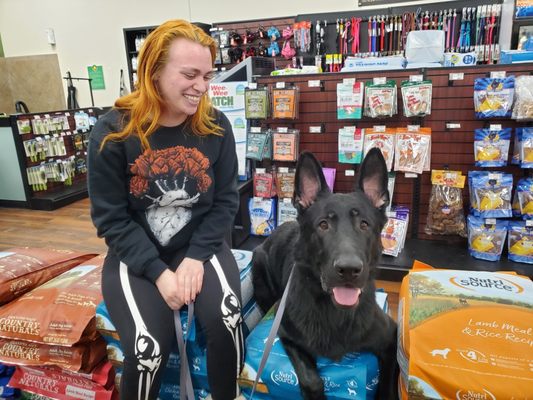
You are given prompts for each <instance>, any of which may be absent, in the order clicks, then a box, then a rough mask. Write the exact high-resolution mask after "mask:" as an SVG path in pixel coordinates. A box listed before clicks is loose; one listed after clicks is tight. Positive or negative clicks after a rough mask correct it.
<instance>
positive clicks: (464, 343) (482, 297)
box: [398, 262, 533, 400]
mask: <svg viewBox="0 0 533 400" xmlns="http://www.w3.org/2000/svg"><path fill="white" fill-rule="evenodd" d="M398 324H399V329H398V341H399V343H398V344H399V346H398V360H399V363H400V368H401V378H402V379H401V381H402V382H403V383H404V386H403V387H402V398H403V399H407V398H409V399H411V398H416V399H425V398H427V399H461V400H462V399H490V400H494V399H528V398H531V396H532V393H533V369H532V368H533V283H532V282H531V280H530V279H529V278H527V277H524V276H519V275H516V274H514V273H503V272H485V271H457V270H442V269H433V268H431V267H430V266H428V265H425V264H423V263H419V262H415V264H414V266H413V270H412V271H411V272H410V273H409V275H408V276H406V277H405V278H404V280H403V282H402V286H401V289H400V304H399V311H398Z"/></svg>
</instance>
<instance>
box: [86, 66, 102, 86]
mask: <svg viewBox="0 0 533 400" xmlns="http://www.w3.org/2000/svg"><path fill="white" fill-rule="evenodd" d="M87 72H88V73H89V79H91V87H92V89H93V90H104V89H105V81H104V69H103V67H102V66H101V65H92V66H89V67H87Z"/></svg>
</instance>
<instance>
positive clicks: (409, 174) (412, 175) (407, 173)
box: [404, 172, 418, 178]
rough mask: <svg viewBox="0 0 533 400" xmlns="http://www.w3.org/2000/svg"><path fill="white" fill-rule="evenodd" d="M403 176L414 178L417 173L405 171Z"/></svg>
mask: <svg viewBox="0 0 533 400" xmlns="http://www.w3.org/2000/svg"><path fill="white" fill-rule="evenodd" d="M404 176H405V177H406V178H416V177H418V175H417V174H415V173H414V172H406V173H405V175H404Z"/></svg>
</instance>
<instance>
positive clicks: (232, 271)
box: [102, 244, 244, 400]
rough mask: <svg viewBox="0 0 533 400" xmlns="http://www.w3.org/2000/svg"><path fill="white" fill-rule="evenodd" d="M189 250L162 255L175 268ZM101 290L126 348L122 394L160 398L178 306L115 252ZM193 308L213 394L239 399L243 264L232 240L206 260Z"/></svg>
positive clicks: (147, 399)
mask: <svg viewBox="0 0 533 400" xmlns="http://www.w3.org/2000/svg"><path fill="white" fill-rule="evenodd" d="M184 253H185V252H184V251H181V252H180V253H179V254H175V255H173V256H170V257H164V256H162V259H163V260H164V261H165V262H166V263H167V265H169V266H173V268H174V269H175V268H177V266H178V265H179V264H180V262H181V260H182V259H183V257H184ZM102 292H103V296H104V300H105V303H106V306H107V308H108V311H109V315H110V317H111V320H112V321H113V324H114V325H115V328H116V329H117V332H118V334H119V336H120V344H121V347H122V351H123V353H124V370H123V373H122V380H121V385H120V398H121V399H124V400H133V399H138V400H151V399H156V398H157V395H158V392H159V387H160V385H161V375H162V372H163V370H164V368H165V365H166V363H167V360H168V356H169V353H170V351H171V350H172V349H173V347H174V344H175V343H176V335H175V329H174V314H173V311H172V310H171V309H170V308H169V307H168V306H167V304H166V303H165V301H164V300H163V298H162V297H161V295H160V293H159V291H158V289H157V287H156V286H155V285H154V284H153V283H152V282H151V281H149V280H148V279H146V278H144V277H139V276H136V275H134V274H131V273H130V272H129V269H128V267H127V265H126V264H124V263H122V262H120V261H119V260H118V258H117V257H116V256H114V255H112V254H108V256H107V257H106V260H105V264H104V269H103V274H102ZM194 308H195V318H196V319H197V321H198V323H199V325H200V327H201V329H202V330H203V332H204V334H205V337H206V345H207V371H208V381H209V386H210V389H211V394H212V396H213V399H215V400H230V399H234V398H235V397H236V396H237V394H238V387H237V383H236V377H237V376H238V374H239V373H240V371H241V368H242V364H243V360H244V354H243V353H244V342H243V337H242V327H241V322H242V318H241V286H240V278H239V269H238V267H237V264H236V262H235V259H234V257H233V255H232V253H231V250H230V249H229V247H228V246H227V245H225V244H224V246H223V248H222V249H221V250H220V251H219V253H217V254H216V255H215V256H213V258H212V259H211V260H209V261H207V262H205V263H204V281H203V284H202V291H201V293H200V294H199V295H198V296H197V297H196V300H195V307H194ZM177 379H179V377H178V378H177Z"/></svg>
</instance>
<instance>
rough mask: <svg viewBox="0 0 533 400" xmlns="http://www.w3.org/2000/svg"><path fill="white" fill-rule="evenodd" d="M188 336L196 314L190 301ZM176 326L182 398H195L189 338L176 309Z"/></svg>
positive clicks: (187, 399)
mask: <svg viewBox="0 0 533 400" xmlns="http://www.w3.org/2000/svg"><path fill="white" fill-rule="evenodd" d="M187 314H188V315H187V336H188V335H189V332H190V331H191V324H192V317H193V315H194V303H193V302H190V303H189V306H188V309H187ZM174 327H175V328H176V339H177V340H178V350H179V353H180V400H195V399H194V391H193V388H192V381H191V371H190V369H189V359H188V357H187V338H186V337H184V335H183V328H182V326H181V318H180V312H179V310H176V311H174Z"/></svg>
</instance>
